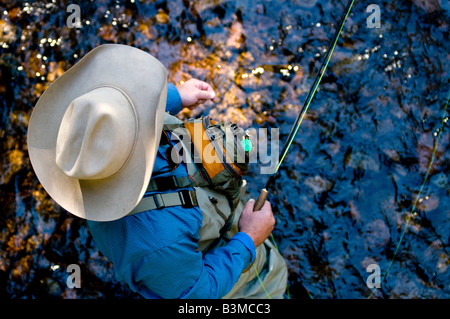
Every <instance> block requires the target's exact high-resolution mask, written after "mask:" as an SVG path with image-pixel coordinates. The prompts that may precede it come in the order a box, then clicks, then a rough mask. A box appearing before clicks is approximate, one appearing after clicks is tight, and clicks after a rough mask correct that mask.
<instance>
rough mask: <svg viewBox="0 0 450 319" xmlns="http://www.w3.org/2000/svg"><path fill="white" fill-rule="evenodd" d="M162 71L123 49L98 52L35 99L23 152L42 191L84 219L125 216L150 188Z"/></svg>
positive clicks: (135, 51) (103, 48)
mask: <svg viewBox="0 0 450 319" xmlns="http://www.w3.org/2000/svg"><path fill="white" fill-rule="evenodd" d="M166 98H167V72H166V69H165V68H164V66H163V65H162V64H161V63H160V62H159V61H158V60H157V59H156V58H154V57H153V56H151V55H150V54H148V53H146V52H144V51H142V50H139V49H137V48H133V47H130V46H126V45H119V44H105V45H101V46H98V47H96V48H95V49H93V50H92V51H90V52H89V53H88V54H87V55H86V56H85V57H83V58H82V59H81V60H80V61H79V62H78V63H76V64H75V65H74V66H73V67H72V68H70V69H69V70H68V71H67V72H65V73H64V74H63V75H61V76H60V77H59V78H58V79H56V80H55V81H54V82H53V83H52V84H51V85H50V86H49V87H48V89H47V90H46V91H45V92H44V93H43V94H42V96H41V97H40V99H39V100H38V102H37V104H36V106H35V108H34V110H33V113H32V115H31V118H30V123H29V127H28V137H27V143H28V152H29V156H30V160H31V164H32V166H33V169H34V171H35V173H36V176H37V177H38V179H39V181H40V182H41V184H42V186H43V187H44V189H45V190H46V191H47V193H48V194H49V195H50V196H51V197H52V198H53V199H54V200H55V201H56V202H57V203H58V204H59V205H61V206H62V207H63V208H64V209H66V210H67V211H68V212H70V213H72V214H74V215H76V216H78V217H81V218H85V219H89V220H94V221H109V220H115V219H118V218H121V217H123V216H125V215H127V214H128V213H129V212H130V211H131V210H133V208H134V207H135V206H136V205H137V204H138V203H139V201H140V200H141V199H142V197H143V196H144V193H145V190H146V188H147V186H148V183H149V180H150V177H151V174H152V170H153V165H154V162H155V157H156V151H157V148H158V145H159V140H160V137H161V132H162V126H163V120H164V112H165V107H166Z"/></svg>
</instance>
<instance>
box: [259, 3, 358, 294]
mask: <svg viewBox="0 0 450 319" xmlns="http://www.w3.org/2000/svg"><path fill="white" fill-rule="evenodd" d="M354 2H355V0H350V1H349V2H348V3H347V6H346V9H345V11H344V14H343V15H342V16H341V20H340V21H339V26H338V28H337V29H336V31H335V33H334V36H333V40H332V42H331V44H330V45H329V46H328V49H327V53H326V54H325V58H324V60H323V62H322V65H321V66H320V69H319V71H318V72H317V74H316V77H315V79H314V82H313V85H312V86H311V89H310V90H309V93H308V95H307V97H306V100H305V102H304V104H303V107H302V109H301V111H300V113H299V115H298V116H297V119H296V120H295V124H294V125H293V127H292V129H291V132H290V133H289V136H288V138H287V142H286V143H285V144H284V146H283V150H282V152H281V154H282V155H281V159H280V161H279V162H278V164H277V167H276V169H275V172H274V173H273V174H272V175H271V176H270V177H269V179H268V181H267V183H266V186H265V188H264V189H262V191H261V193H260V194H259V196H258V198H257V199H256V202H255V205H254V208H253V210H254V211H259V210H261V208H262V206H263V205H264V202H265V200H266V197H267V194H268V192H267V188H268V187H269V185H270V184H271V183H272V182H273V180H274V179H275V175H276V174H277V172H278V169H279V168H280V165H281V162H283V160H284V158H285V156H286V154H287V152H288V150H289V147H290V146H291V144H292V142H293V140H294V138H295V135H296V134H297V131H298V129H299V127H300V125H301V124H302V121H303V118H304V117H305V114H306V111H307V110H308V107H309V105H310V104H311V101H312V99H313V97H314V95H315V94H316V91H317V88H318V86H319V84H320V81H321V80H322V77H323V74H324V73H325V70H326V69H327V66H328V63H329V62H330V59H331V55H332V54H333V51H334V48H335V47H336V44H337V41H338V39H339V36H340V34H341V32H342V29H343V28H344V24H345V21H346V20H347V17H348V15H349V14H350V11H351V9H352V6H353V3H354ZM270 236H271V237H272V241H273V244H274V245H275V247H276V249H277V250H278V247H277V245H276V243H275V240H274V238H273V235H272V234H270ZM253 268H254V270H255V273H256V277H257V278H258V281H259V283H260V284H261V286H262V288H263V290H264V292H265V293H266V295H267V297H268V298H269V299H270V298H271V297H270V295H269V294H268V292H267V290H266V288H265V286H264V283H263V281H262V280H261V278H260V276H259V274H258V271H257V269H256V267H255V266H254V265H253ZM287 293H288V297H289V298H290V295H289V284H287ZM308 295H309V293H308ZM309 296H310V297H311V295H309Z"/></svg>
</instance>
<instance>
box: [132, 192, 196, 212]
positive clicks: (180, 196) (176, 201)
mask: <svg viewBox="0 0 450 319" xmlns="http://www.w3.org/2000/svg"><path fill="white" fill-rule="evenodd" d="M172 206H181V207H183V208H192V207H195V206H198V202H197V195H196V194H195V191H194V190H181V191H176V192H173V193H166V194H152V195H148V196H146V197H144V198H142V199H141V201H140V202H139V204H138V205H137V206H136V207H135V208H134V209H133V210H132V211H131V212H130V213H129V214H128V215H133V214H137V213H141V212H145V211H147V210H153V209H162V208H165V207H172Z"/></svg>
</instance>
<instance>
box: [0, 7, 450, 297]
mask: <svg viewBox="0 0 450 319" xmlns="http://www.w3.org/2000/svg"><path fill="white" fill-rule="evenodd" d="M74 2H75V1H74ZM372 2H373V3H374V4H376V5H378V7H379V9H380V11H379V12H380V16H379V18H380V19H379V22H380V25H379V26H380V27H379V28H373V27H369V26H370V25H369V26H368V24H367V20H368V18H369V20H370V21H372V22H374V21H375V20H373V18H374V16H371V14H372V13H373V12H375V11H371V10H369V12H367V11H366V10H367V8H368V5H369V4H370V3H369V2H363V1H356V2H355V4H354V7H353V9H352V13H351V14H350V16H349V17H348V19H347V22H346V24H345V27H344V29H343V31H342V34H341V37H340V39H339V41H338V43H337V46H336V48H335V52H334V54H333V56H332V58H331V61H330V64H329V66H328V69H327V71H326V73H325V75H324V77H323V79H322V83H321V84H320V86H319V90H318V91H317V93H316V95H315V97H314V99H313V101H312V103H311V105H310V108H309V110H308V113H307V115H306V117H305V119H304V121H303V123H302V125H301V127H300V129H299V131H298V134H297V137H296V138H295V140H294V143H293V144H292V147H291V148H290V151H289V153H288V155H287V156H286V158H285V159H284V162H283V163H282V165H281V167H280V170H279V176H278V178H277V179H276V182H275V183H274V184H273V185H271V187H270V189H269V192H270V195H269V200H270V201H271V202H272V206H273V207H274V213H275V215H276V219H277V224H276V226H275V229H274V232H273V235H274V236H273V237H274V239H275V241H276V243H277V245H278V248H279V250H280V252H281V254H282V255H283V256H284V257H285V259H286V261H287V264H288V269H289V297H290V298H296V299H301V298H358V299H362V298H368V297H369V296H370V297H371V298H449V297H450V288H449V287H450V270H449V269H448V266H449V264H450V257H449V249H450V247H449V240H450V227H449V225H450V222H449V219H450V208H449V207H450V186H449V185H450V181H449V174H448V173H449V170H450V167H449V159H450V152H449V143H450V133H449V128H448V122H447V118H448V112H447V113H446V112H445V110H446V109H445V104H446V100H447V97H448V92H449V80H448V79H449V60H450V59H449V58H450V46H449V25H448V23H449V21H450V18H449V9H450V6H449V2H448V1H441V0H425V1H421V0H403V1H372ZM70 3H71V2H68V1H32V0H30V1H28V2H24V1H8V0H4V1H2V2H1V4H0V55H1V59H0V72H1V73H0V103H1V104H0V110H1V112H0V119H1V121H0V207H1V210H0V298H112V297H115V298H139V296H138V295H136V294H134V293H132V292H131V291H130V290H129V289H128V288H127V286H126V285H125V284H123V283H121V282H118V281H116V279H115V278H114V272H113V269H112V266H111V264H110V263H109V262H108V261H107V260H106V259H105V258H104V257H103V256H102V255H101V254H100V253H99V252H98V251H97V249H96V248H95V245H94V243H93V241H92V237H91V236H90V234H89V232H88V230H87V227H86V224H85V222H84V221H83V220H80V219H78V218H75V217H72V216H71V215H70V214H68V213H67V212H66V211H64V210H63V209H61V208H60V207H59V206H58V205H57V204H56V203H55V202H53V201H52V200H51V199H50V198H49V196H48V195H47V194H46V192H45V191H44V190H43V188H42V186H41V185H40V184H39V181H38V180H37V178H36V176H35V174H34V172H33V170H32V168H31V165H30V161H29V158H28V153H27V145H26V133H27V125H28V120H29V117H30V114H31V111H32V109H33V106H34V105H35V103H36V102H37V100H38V98H39V96H40V95H41V94H42V92H43V91H44V90H45V89H46V88H47V87H48V85H49V84H50V83H51V82H52V81H53V80H54V79H55V78H57V77H58V76H60V75H61V74H62V73H63V72H64V71H66V70H67V69H68V68H70V67H71V66H72V65H73V64H74V63H76V62H77V61H78V60H79V59H80V58H81V57H83V56H84V55H85V54H86V53H87V52H89V51H90V50H91V49H92V48H94V47H96V46H97V45H100V44H103V43H122V44H129V45H133V46H136V47H138V48H141V49H143V50H146V51H148V52H149V53H151V54H153V55H154V56H156V57H157V58H158V59H159V60H160V61H161V62H162V63H163V64H164V65H165V66H166V68H167V70H168V71H169V81H171V82H173V83H175V84H180V83H181V82H182V81H186V80H188V79H189V78H191V77H194V78H199V79H202V80H204V81H207V82H208V83H210V84H211V85H212V86H213V87H214V89H215V90H216V92H217V93H218V96H219V100H220V101H219V102H218V103H214V104H213V103H211V102H209V103H207V104H205V105H203V106H201V107H199V108H197V109H196V110H194V111H192V112H190V113H188V112H183V113H182V114H180V118H188V117H193V116H200V115H205V114H210V115H211V116H212V117H213V118H215V119H217V120H227V121H234V122H236V123H238V124H239V125H241V126H242V127H244V128H250V127H253V128H257V129H259V128H264V129H275V130H278V132H279V142H280V143H281V144H282V143H283V142H284V141H285V139H286V137H287V135H288V134H289V132H290V129H291V126H292V124H293V123H294V121H295V118H296V116H297V114H298V112H299V111H300V109H301V106H302V105H303V102H304V100H305V98H306V95H307V93H308V90H309V88H310V86H311V84H312V82H313V80H314V76H315V73H316V72H317V70H318V68H319V66H320V64H321V61H322V58H323V56H324V54H325V51H326V49H327V46H328V44H329V42H330V40H331V37H332V35H333V34H334V31H335V29H336V26H337V24H338V21H339V19H340V16H341V14H342V13H343V11H344V8H345V5H346V3H344V1H337V0H308V1H300V0H298V1H295V0H267V1H262V0H246V1H232V0H230V1H227V0H214V1H188V0H183V1H181V0H175V1H138V0H135V1H122V0H118V1H109V0H108V1H106V0H103V1H77V3H78V4H79V5H80V8H81V12H80V14H81V23H82V26H81V28H69V27H68V22H70V21H72V20H70V14H71V12H72V11H71V10H67V7H68V5H69V4H70ZM67 11H69V12H67ZM370 21H369V22H370ZM442 123H443V126H441V124H442ZM442 128H443V130H442ZM268 131H270V130H268ZM274 136H275V135H274ZM274 154H275V153H274ZM275 155H276V154H275ZM431 160H433V162H432V163H431V165H430V161H431ZM260 169H261V167H260V165H252V168H251V170H250V171H249V173H248V174H247V176H246V179H247V180H248V182H249V187H248V192H249V194H248V196H252V197H256V196H257V194H258V193H259V190H260V189H261V188H262V187H263V186H264V185H265V183H266V181H267V178H268V175H264V174H261V170H260ZM427 171H429V174H428V175H427ZM420 190H422V191H421V192H420ZM403 231H404V233H403ZM402 234H403V235H402ZM397 247H398V249H397ZM70 264H76V265H79V266H80V268H81V273H82V282H81V285H82V288H80V289H70V288H68V286H67V285H66V279H67V276H68V272H67V271H66V269H67V267H68V266H69V265H70ZM369 265H372V266H373V265H375V267H378V269H379V270H380V271H381V274H382V279H383V280H382V281H381V283H380V285H379V288H373V289H370V288H369V287H368V285H367V279H368V277H369V275H371V272H368V271H367V270H368V267H369ZM372 266H371V267H372ZM369 268H370V267H369ZM369 279H370V278H369ZM369 281H370V280H369ZM371 282H372V283H376V281H371Z"/></svg>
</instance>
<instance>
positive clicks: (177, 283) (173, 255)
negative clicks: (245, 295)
mask: <svg viewBox="0 0 450 319" xmlns="http://www.w3.org/2000/svg"><path fill="white" fill-rule="evenodd" d="M250 257H251V255H250V253H249V251H248V249H247V248H246V247H245V245H244V244H242V242H240V241H239V240H230V242H229V243H228V244H227V245H225V246H223V247H219V248H215V249H212V250H211V251H209V252H208V253H206V254H204V255H202V253H201V252H200V251H196V250H193V249H191V250H189V251H187V250H186V249H184V248H183V247H180V245H171V246H166V247H164V248H163V249H160V250H158V251H155V252H153V253H152V254H151V255H147V256H145V257H144V258H143V259H142V260H141V261H140V262H138V263H133V264H134V265H133V266H138V267H137V268H135V269H134V270H132V271H133V273H134V280H135V281H136V282H135V283H134V287H136V288H137V287H139V288H138V290H140V291H139V292H141V293H143V295H144V296H145V290H147V289H149V288H150V290H151V293H152V294H154V295H156V296H158V297H159V298H170V299H172V298H183V299H219V298H221V297H223V296H225V295H226V294H227V293H228V292H229V291H230V290H231V288H233V286H234V284H235V283H236V282H237V280H238V279H239V277H240V275H241V273H242V271H243V270H244V269H245V268H247V267H248V266H249V265H250ZM133 266H132V267H133ZM155 269H157V271H155ZM130 270H131V269H130Z"/></svg>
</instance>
